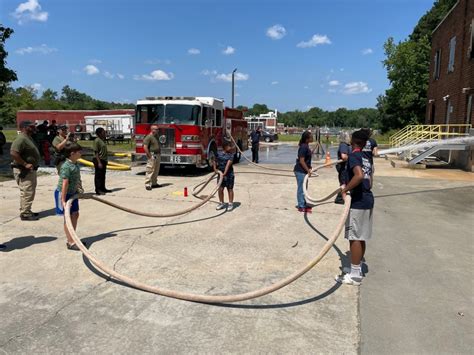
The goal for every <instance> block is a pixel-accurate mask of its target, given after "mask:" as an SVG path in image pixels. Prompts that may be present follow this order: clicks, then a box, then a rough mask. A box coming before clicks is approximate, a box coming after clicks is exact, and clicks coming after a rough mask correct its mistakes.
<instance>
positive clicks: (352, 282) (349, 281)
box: [335, 274, 362, 286]
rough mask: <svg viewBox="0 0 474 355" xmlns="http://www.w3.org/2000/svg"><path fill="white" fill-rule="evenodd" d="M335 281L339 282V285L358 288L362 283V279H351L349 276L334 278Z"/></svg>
mask: <svg viewBox="0 0 474 355" xmlns="http://www.w3.org/2000/svg"><path fill="white" fill-rule="evenodd" d="M335 280H336V282H339V283H340V284H345V285H352V286H360V284H361V283H362V277H360V278H357V279H355V278H354V279H353V278H352V277H351V275H350V274H344V275H339V276H336V278H335Z"/></svg>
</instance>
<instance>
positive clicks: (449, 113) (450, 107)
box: [446, 99, 454, 124]
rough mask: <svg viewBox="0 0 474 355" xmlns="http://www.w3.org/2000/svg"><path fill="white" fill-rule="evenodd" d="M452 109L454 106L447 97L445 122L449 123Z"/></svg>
mask: <svg viewBox="0 0 474 355" xmlns="http://www.w3.org/2000/svg"><path fill="white" fill-rule="evenodd" d="M453 111H454V108H453V105H452V104H451V100H450V99H448V101H447V104H446V124H449V121H450V119H451V115H452V113H453Z"/></svg>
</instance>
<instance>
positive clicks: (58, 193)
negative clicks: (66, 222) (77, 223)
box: [54, 190, 79, 216]
mask: <svg viewBox="0 0 474 355" xmlns="http://www.w3.org/2000/svg"><path fill="white" fill-rule="evenodd" d="M74 195H75V194H66V201H68V200H69V199H70V198H71V197H72V196H74ZM54 202H55V203H56V214H57V215H58V216H64V209H63V206H62V203H61V191H59V190H55V191H54ZM74 212H79V200H78V199H77V198H76V199H75V200H74V201H73V202H72V205H71V214H72V213H74Z"/></svg>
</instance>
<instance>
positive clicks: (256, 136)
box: [250, 126, 262, 164]
mask: <svg viewBox="0 0 474 355" xmlns="http://www.w3.org/2000/svg"><path fill="white" fill-rule="evenodd" d="M261 136H262V127H260V126H258V127H257V129H256V130H255V131H252V133H250V142H251V143H252V162H254V163H256V164H258V148H259V145H260V137H261Z"/></svg>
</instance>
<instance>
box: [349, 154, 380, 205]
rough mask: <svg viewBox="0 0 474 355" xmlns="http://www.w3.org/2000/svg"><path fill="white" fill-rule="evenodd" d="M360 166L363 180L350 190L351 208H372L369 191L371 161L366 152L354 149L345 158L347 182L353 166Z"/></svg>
mask: <svg viewBox="0 0 474 355" xmlns="http://www.w3.org/2000/svg"><path fill="white" fill-rule="evenodd" d="M356 166H360V167H361V169H362V173H363V174H364V180H362V182H361V183H360V184H359V185H357V186H356V187H354V188H353V189H352V191H351V198H352V200H351V208H353V209H356V210H369V209H372V208H374V195H373V194H372V191H370V179H371V175H372V163H371V161H370V157H369V156H368V155H367V153H366V152H361V151H360V150H356V151H354V152H352V153H351V154H349V159H348V160H347V177H348V179H349V180H348V181H347V182H349V181H350V180H351V179H352V178H353V177H354V171H353V169H354V167H356Z"/></svg>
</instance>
